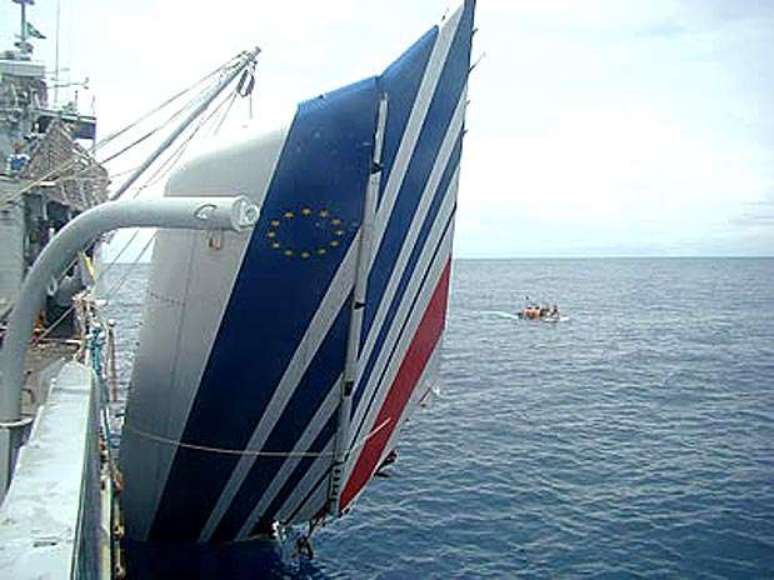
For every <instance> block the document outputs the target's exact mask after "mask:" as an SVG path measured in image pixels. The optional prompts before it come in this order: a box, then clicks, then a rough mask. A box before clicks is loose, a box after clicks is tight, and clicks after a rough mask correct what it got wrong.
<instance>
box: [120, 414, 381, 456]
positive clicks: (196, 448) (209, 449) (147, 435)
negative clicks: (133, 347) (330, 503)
mask: <svg viewBox="0 0 774 580" xmlns="http://www.w3.org/2000/svg"><path fill="white" fill-rule="evenodd" d="M390 421H392V418H390V417H388V418H387V419H385V420H384V421H382V423H381V424H380V425H379V426H378V427H376V429H374V430H373V431H371V432H370V433H369V434H368V435H366V436H365V437H363V438H362V439H361V440H360V441H358V442H357V443H356V444H355V445H353V446H352V447H351V448H350V452H352V451H354V450H355V449H358V448H360V447H362V446H363V445H365V444H366V442H367V441H368V440H369V439H370V438H371V437H373V436H374V435H376V434H377V433H378V432H379V431H381V430H382V429H383V428H384V427H385V425H387V423H389V422H390ZM124 429H125V430H129V431H131V432H132V433H134V434H135V435H139V436H140V437H144V438H146V439H150V440H151V441H155V442H157V443H163V444H165V445H172V446H174V447H182V448H183V449H191V450H193V451H203V452H206V453H219V454H222V455H238V456H248V457H334V456H335V451H328V452H312V451H257V450H253V449H225V448H223V447H211V446H208V445H196V444H194V443H184V442H183V441H180V440H178V439H170V438H169V437H163V436H162V435H156V434H155V433H149V432H148V431H143V430H142V429H137V428H136V427H132V426H130V425H126V424H125V425H124Z"/></svg>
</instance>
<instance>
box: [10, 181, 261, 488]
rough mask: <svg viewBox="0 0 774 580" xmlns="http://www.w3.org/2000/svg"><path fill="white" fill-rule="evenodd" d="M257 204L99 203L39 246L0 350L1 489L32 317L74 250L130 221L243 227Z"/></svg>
mask: <svg viewBox="0 0 774 580" xmlns="http://www.w3.org/2000/svg"><path fill="white" fill-rule="evenodd" d="M258 214H259V210H258V207H257V206H255V205H254V204H252V202H250V201H249V200H248V199H247V198H245V197H241V196H237V197H190V198H184V197H176V198H163V199H158V200H152V201H147V200H126V201H115V202H111V203H106V204H102V205H99V206H97V207H94V208H92V209H90V210H89V211H87V212H84V213H83V214H81V215H79V216H78V217H76V218H75V219H73V220H72V221H70V222H69V223H68V224H67V225H66V226H65V227H64V228H62V230H61V231H60V232H59V234H58V235H57V236H55V237H54V238H53V239H52V240H51V241H50V242H49V243H48V244H47V245H46V247H45V248H44V249H43V251H42V252H41V254H40V256H39V257H38V259H37V260H36V261H35V264H34V265H33V267H32V268H31V270H30V271H29V273H28V274H27V277H26V279H25V280H24V284H23V285H22V288H21V291H20V293H19V298H18V299H17V301H16V305H15V306H14V309H13V312H12V313H11V316H10V318H9V322H8V328H7V330H6V333H5V338H4V342H3V350H2V352H0V460H1V461H2V463H1V464H0V493H4V491H5V489H6V488H7V487H8V483H9V481H10V476H11V473H12V471H13V464H14V460H15V457H14V452H13V448H14V447H15V446H18V445H19V444H20V430H21V428H22V427H24V425H25V421H24V420H23V419H22V417H21V389H22V387H23V385H24V361H25V355H26V352H27V345H28V343H29V340H30V338H31V337H32V330H33V327H34V325H35V317H36V316H37V313H38V312H39V311H40V309H41V307H42V306H43V303H44V300H45V296H46V288H47V287H48V286H49V283H50V281H51V280H52V279H56V278H58V276H59V275H60V274H61V273H62V271H63V270H64V269H66V268H67V265H68V264H69V263H71V262H72V260H73V259H74V258H75V257H77V255H78V252H79V251H81V250H83V249H84V248H86V247H88V246H89V245H90V244H91V243H92V241H93V240H94V239H96V238H97V237H98V236H100V235H101V234H103V233H106V232H109V231H112V230H115V229H119V228H130V227H159V228H177V229H198V230H232V231H237V232H239V231H243V230H244V229H246V228H249V227H252V226H253V225H255V223H256V221H257V220H258Z"/></svg>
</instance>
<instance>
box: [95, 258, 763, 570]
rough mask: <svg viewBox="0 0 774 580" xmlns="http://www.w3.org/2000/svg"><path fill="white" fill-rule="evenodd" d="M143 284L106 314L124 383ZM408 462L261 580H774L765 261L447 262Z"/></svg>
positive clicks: (135, 280) (282, 553)
mask: <svg viewBox="0 0 774 580" xmlns="http://www.w3.org/2000/svg"><path fill="white" fill-rule="evenodd" d="M147 271H148V270H147V266H140V267H139V268H137V269H136V271H135V273H134V274H133V275H132V276H129V277H128V278H127V279H126V283H125V284H124V285H123V286H122V287H121V289H120V290H119V291H118V292H117V293H116V294H115V296H114V298H113V300H112V301H111V304H110V315H111V316H112V317H113V318H116V319H119V320H120V321H121V323H122V324H121V334H120V336H119V349H120V352H121V360H120V369H119V372H120V373H121V374H122V382H123V383H124V385H125V384H126V381H127V380H128V373H129V370H130V366H131V353H132V348H133V344H134V341H135V340H136V330H137V328H138V326H139V320H140V307H141V304H142V301H143V287H144V283H145V277H146V276H147ZM124 274H125V267H123V266H119V267H116V268H115V269H113V271H111V272H110V274H109V276H108V279H109V283H110V284H112V283H113V282H115V281H116V280H118V279H120V278H121V277H122V276H123V275H124ZM525 295H530V296H531V297H533V298H534V299H538V300H545V301H548V302H551V303H558V304H559V306H560V309H561V310H562V312H563V314H564V315H565V317H567V318H566V319H565V320H563V321H562V322H559V323H556V324H547V323H541V322H532V321H521V320H518V319H517V318H516V317H515V313H516V312H517V311H518V309H519V308H520V307H521V306H522V305H523V301H524V296H525ZM399 453H400V456H399V460H398V462H397V463H396V464H395V465H394V466H393V467H392V468H391V477H389V478H378V479H376V480H375V481H373V482H372V483H371V484H370V486H369V488H368V489H367V491H366V493H365V494H364V495H363V496H362V497H361V499H360V500H359V502H358V503H357V505H356V506H355V509H353V510H352V512H351V513H350V514H349V515H347V516H346V517H344V518H342V519H341V520H338V521H335V522H332V523H331V524H330V525H328V526H327V527H325V528H323V529H322V530H320V531H319V532H318V533H317V534H316V535H315V536H314V538H313V544H314V548H315V558H314V559H313V560H311V561H299V560H298V559H294V558H292V557H290V556H289V553H290V551H291V550H290V549H288V547H287V546H284V547H281V548H280V549H278V550H275V551H274V552H271V551H269V552H270V553H267V555H266V560H265V566H261V567H259V568H260V570H261V571H258V570H259V568H256V570H257V572H256V577H264V576H265V575H266V573H267V571H271V574H273V575H275V576H279V577H299V578H301V577H314V578H329V577H330V578H369V577H376V578H409V577H418V578H432V577H437V578H448V577H495V578H502V577H525V578H530V577H538V578H542V577H610V578H620V577H627V576H647V577H667V576H668V577H676V576H679V577H707V578H713V577H717V578H728V577H738V578H751V577H761V578H763V577H774V259H714V258H713V259H591V260H499V261H465V260H461V261H456V262H455V263H454V265H453V273H452V294H451V300H450V307H449V314H448V321H447V331H446V335H445V339H444V347H443V370H442V381H441V386H440V392H439V393H438V395H437V397H436V398H435V400H434V402H433V404H432V405H431V406H429V407H428V408H427V409H425V410H423V411H421V412H420V413H418V414H417V415H416V416H415V418H414V419H413V420H412V422H411V423H410V425H409V428H408V429H407V430H406V431H405V433H404V436H403V439H402V442H401V445H400V448H399Z"/></svg>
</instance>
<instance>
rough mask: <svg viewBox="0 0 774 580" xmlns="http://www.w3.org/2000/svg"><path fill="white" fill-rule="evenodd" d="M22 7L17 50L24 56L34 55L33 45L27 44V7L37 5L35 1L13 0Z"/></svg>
mask: <svg viewBox="0 0 774 580" xmlns="http://www.w3.org/2000/svg"><path fill="white" fill-rule="evenodd" d="M12 1H13V2H15V3H16V4H18V5H19V6H20V7H21V24H20V30H19V42H17V43H16V48H18V49H19V51H21V53H22V54H23V55H30V54H32V45H31V44H30V43H29V42H27V5H28V4H29V5H30V6H31V5H33V4H35V0H12Z"/></svg>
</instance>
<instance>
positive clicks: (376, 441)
mask: <svg viewBox="0 0 774 580" xmlns="http://www.w3.org/2000/svg"><path fill="white" fill-rule="evenodd" d="M450 272H451V259H450V260H449V261H448V262H447V263H446V267H445V268H444V271H443V274H442V275H441V279H440V280H439V281H438V285H437V286H436V288H435V291H434V292H433V297H432V298H431V299H430V304H428V306H427V310H426V311H425V314H424V316H423V317H422V321H421V322H420V324H419V328H417V332H416V334H415V335H414V338H413V340H412V341H411V345H410V346H409V349H408V351H407V352H406V357H405V358H404V359H403V362H402V363H401V365H400V369H399V370H398V374H397V376H396V377H395V380H394V381H393V382H392V385H391V386H390V390H389V392H388V393H387V397H386V398H385V400H384V404H383V405H382V408H381V409H380V410H379V415H378V417H377V418H376V422H375V423H374V425H382V424H384V427H383V428H381V429H380V430H379V431H377V432H376V433H374V435H373V436H372V437H371V438H370V439H369V440H368V441H367V442H366V444H365V446H364V447H363V450H362V452H361V453H360V457H358V459H357V463H356V464H355V468H354V469H353V470H352V475H350V477H349V480H348V481H347V485H346V486H345V487H344V491H343V492H342V494H341V502H340V504H339V509H341V510H343V509H345V508H346V507H347V506H348V505H349V503H350V502H351V501H352V500H353V499H354V497H355V496H356V495H357V494H358V493H359V492H360V490H361V489H362V488H363V486H365V484H366V483H368V480H369V479H371V476H372V475H373V473H374V471H376V468H377V467H378V465H377V463H378V462H379V458H380V457H381V456H382V452H383V451H384V448H385V446H386V445H387V442H388V441H389V440H390V436H391V435H392V433H393V431H395V428H396V427H397V426H398V420H399V419H400V417H401V415H402V413H403V409H404V407H405V406H406V403H408V401H409V399H410V398H411V393H412V391H413V390H414V387H415V386H416V384H417V381H418V380H419V377H421V376H422V372H423V371H424V369H425V365H426V364H427V361H428V360H429V359H430V355H432V354H433V351H434V350H435V345H436V344H437V343H438V339H439V338H440V337H441V333H442V332H443V327H444V320H445V318H446V302H447V298H448V295H449V274H450Z"/></svg>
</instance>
